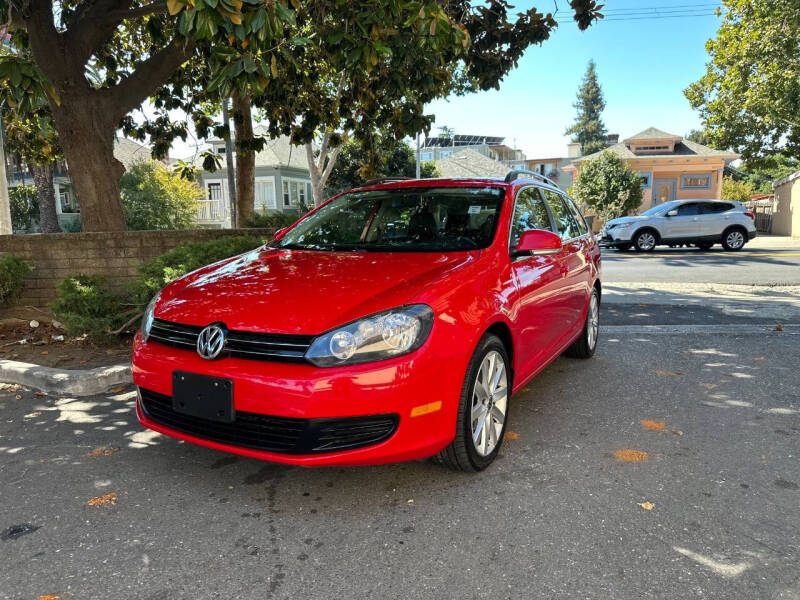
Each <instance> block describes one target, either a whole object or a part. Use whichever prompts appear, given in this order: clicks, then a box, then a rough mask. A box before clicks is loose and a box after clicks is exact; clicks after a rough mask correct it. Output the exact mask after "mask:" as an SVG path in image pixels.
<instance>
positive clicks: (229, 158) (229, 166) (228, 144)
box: [222, 98, 236, 229]
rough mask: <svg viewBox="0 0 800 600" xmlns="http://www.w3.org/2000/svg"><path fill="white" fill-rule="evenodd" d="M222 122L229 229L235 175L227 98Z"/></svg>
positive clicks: (233, 212)
mask: <svg viewBox="0 0 800 600" xmlns="http://www.w3.org/2000/svg"><path fill="white" fill-rule="evenodd" d="M222 122H223V124H224V125H225V127H228V137H227V138H226V139H225V166H226V170H227V171H228V198H229V200H230V207H231V229H236V176H235V174H234V172H233V168H234V167H233V140H232V139H231V135H232V130H231V128H230V117H229V116H228V99H227V98H223V99H222Z"/></svg>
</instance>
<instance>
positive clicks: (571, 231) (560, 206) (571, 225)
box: [542, 190, 581, 241]
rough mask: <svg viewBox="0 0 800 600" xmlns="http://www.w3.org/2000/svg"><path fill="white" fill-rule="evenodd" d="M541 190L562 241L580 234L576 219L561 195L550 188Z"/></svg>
mask: <svg viewBox="0 0 800 600" xmlns="http://www.w3.org/2000/svg"><path fill="white" fill-rule="evenodd" d="M542 192H543V193H544V197H545V199H546V200H547V205H548V206H549V207H550V213H551V214H552V215H553V220H554V221H555V223H556V228H557V229H558V231H557V232H556V233H558V235H560V236H561V239H562V241H567V240H571V239H572V238H576V237H578V236H579V235H581V234H580V228H579V227H578V221H577V219H576V218H575V217H574V216H573V215H572V213H571V212H570V210H569V208H567V205H566V203H565V202H564V200H563V199H562V198H561V195H560V194H557V193H556V192H551V191H550V190H542Z"/></svg>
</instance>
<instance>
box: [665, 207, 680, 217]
mask: <svg viewBox="0 0 800 600" xmlns="http://www.w3.org/2000/svg"><path fill="white" fill-rule="evenodd" d="M667 216H668V217H677V216H678V209H677V208H673V209H672V210H670V211H667Z"/></svg>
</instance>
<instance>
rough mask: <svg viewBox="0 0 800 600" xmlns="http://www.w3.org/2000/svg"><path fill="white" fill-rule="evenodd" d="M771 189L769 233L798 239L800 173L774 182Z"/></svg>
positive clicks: (799, 227) (799, 226) (799, 235)
mask: <svg viewBox="0 0 800 600" xmlns="http://www.w3.org/2000/svg"><path fill="white" fill-rule="evenodd" d="M772 189H773V190H774V191H775V203H774V205H773V209H772V230H771V231H770V233H772V234H774V235H789V236H791V237H794V238H800V171H797V172H796V173H792V174H791V175H789V176H788V177H784V178H783V179H780V180H778V181H776V182H775V183H774V184H772Z"/></svg>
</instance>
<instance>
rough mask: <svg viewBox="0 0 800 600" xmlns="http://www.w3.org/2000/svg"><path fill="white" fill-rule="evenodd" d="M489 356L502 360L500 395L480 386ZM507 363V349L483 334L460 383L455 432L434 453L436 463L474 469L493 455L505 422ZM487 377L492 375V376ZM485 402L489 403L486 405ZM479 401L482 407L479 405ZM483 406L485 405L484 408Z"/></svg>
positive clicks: (509, 383)
mask: <svg viewBox="0 0 800 600" xmlns="http://www.w3.org/2000/svg"><path fill="white" fill-rule="evenodd" d="M491 359H494V360H495V361H496V360H502V369H503V372H502V373H501V377H500V384H502V383H503V380H504V382H505V388H504V389H505V394H504V395H502V394H500V395H498V394H497V393H495V394H486V393H485V390H484V389H483V386H482V383H483V381H484V379H485V378H487V376H486V374H487V372H489V369H490V368H491V365H489V364H488V362H490V360H491ZM509 364H510V363H509V360H508V353H507V352H506V348H505V346H504V345H503V342H502V341H501V340H500V338H498V337H497V336H496V335H493V334H486V335H484V336H483V337H482V338H481V340H480V342H478V347H477V348H476V349H475V353H474V354H473V355H472V358H471V359H470V361H469V365H468V366H467V373H466V375H465V376H464V383H463V385H462V386H461V396H460V397H459V402H458V418H457V420H456V436H455V438H454V439H453V441H452V442H451V443H450V445H449V446H447V448H445V449H444V450H442V451H441V452H440V453H439V454H437V455H436V456H435V457H434V458H435V459H436V460H437V461H438V462H439V463H441V464H444V465H445V466H447V467H449V468H451V469H453V470H456V471H466V472H473V473H474V472H476V471H482V470H483V469H485V468H486V467H488V466H489V465H490V464H491V463H492V462H493V461H494V459H495V458H497V454H498V452H499V451H500V447H501V446H502V444H503V435H504V434H505V431H506V424H507V423H508V406H509V399H510V396H511V386H512V378H511V371H510V369H509ZM495 369H496V368H495ZM493 374H494V376H497V371H496V370H495V371H493ZM489 378H491V379H493V377H489ZM490 385H491V382H490ZM501 388H502V385H497V386H496V388H494V389H495V390H496V391H500V390H501ZM490 389H491V388H490ZM489 395H491V396H492V400H491V401H489ZM487 402H490V403H489V404H488V405H487ZM481 405H482V406H483V408H484V409H485V410H484V409H482V408H481ZM487 406H489V408H486V407H487ZM495 408H497V409H499V412H502V413H503V422H502V424H501V426H500V427H499V428H498V427H497V425H498V423H497V420H498V419H497V418H496V416H497V414H498V413H497V412H494V409H495ZM473 416H475V417H476V418H473ZM481 419H483V425H480V420H481ZM487 427H488V429H487ZM498 429H499V430H498ZM476 431H477V439H476V436H475V432H476ZM492 434H493V435H492ZM490 441H493V442H494V445H493V446H491V445H490V444H489V442H490Z"/></svg>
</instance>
